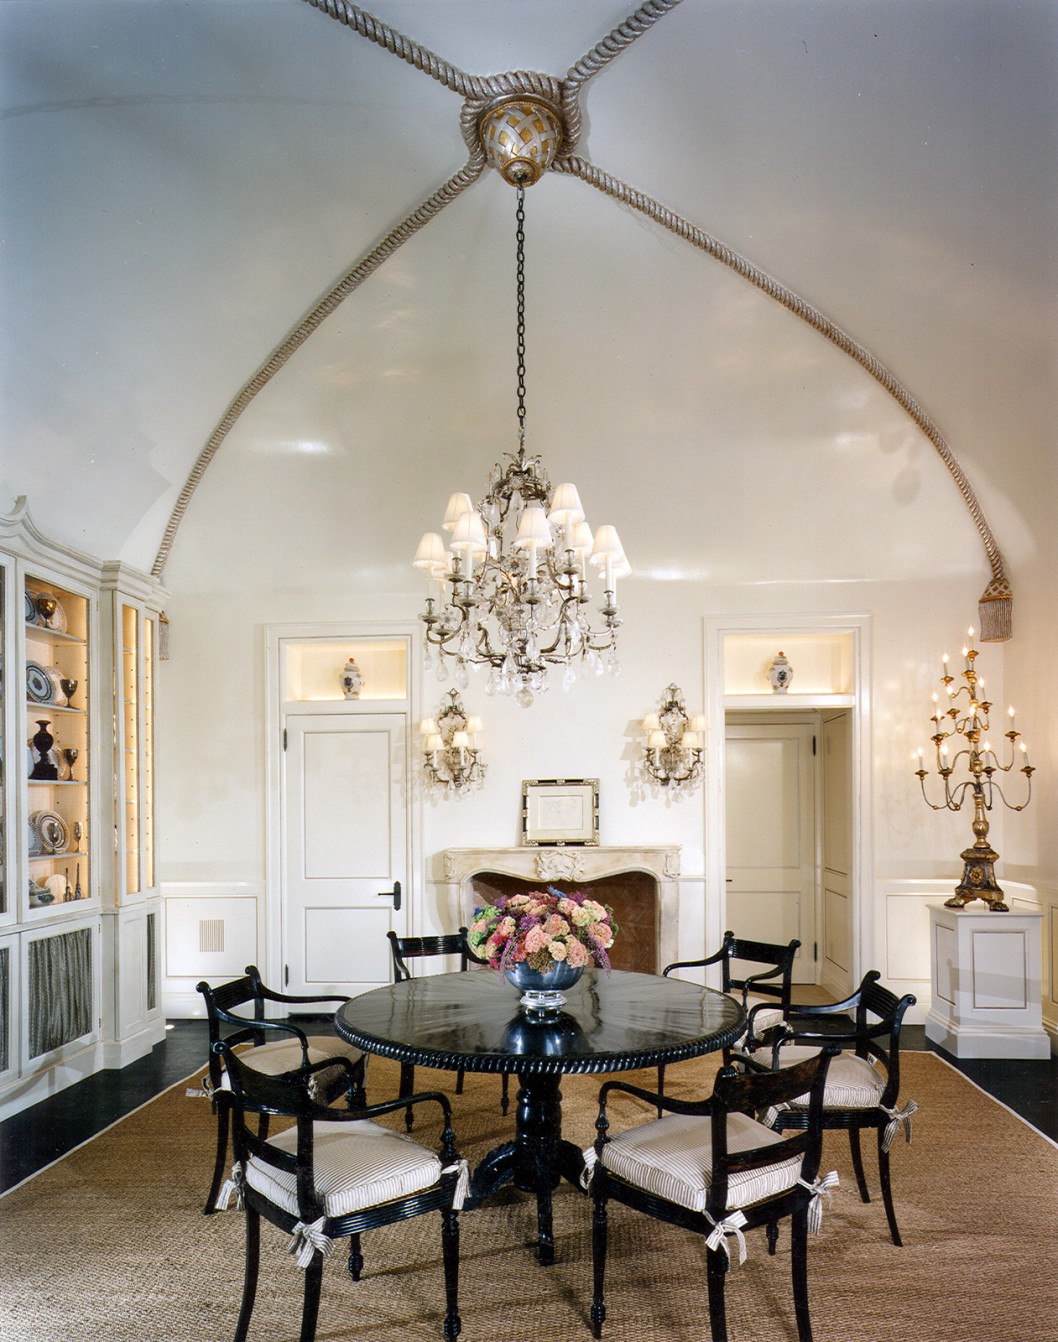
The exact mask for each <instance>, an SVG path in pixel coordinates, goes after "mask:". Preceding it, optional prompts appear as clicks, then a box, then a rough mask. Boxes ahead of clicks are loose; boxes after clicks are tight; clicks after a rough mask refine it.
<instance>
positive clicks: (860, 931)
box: [704, 612, 881, 982]
mask: <svg viewBox="0 0 1058 1342" xmlns="http://www.w3.org/2000/svg"><path fill="white" fill-rule="evenodd" d="M704 624H705V633H704V645H705V646H704V680H705V701H706V702H705V711H706V714H707V716H708V719H709V723H710V728H711V730H710V740H709V748H708V749H707V750H706V772H705V852H706V858H705V866H706V897H705V903H706V916H705V924H706V928H705V930H706V945H707V946H708V947H716V946H719V944H720V941H721V939H722V937H723V934H724V928H725V926H726V923H725V918H726V905H727V900H726V885H725V879H724V876H725V869H726V852H725V847H726V844H725V834H724V828H725V827H724V768H725V760H724V733H723V731H722V730H721V725H722V724H723V722H724V719H725V714H726V711H727V709H728V708H732V709H735V708H739V709H750V708H752V709H757V708H760V709H763V710H764V711H771V712H774V711H778V710H782V711H784V712H786V713H791V712H796V711H797V710H798V709H799V708H802V707H811V708H813V709H820V708H827V707H834V708H851V710H852V790H853V798H852V851H853V873H852V875H853V886H852V976H853V981H854V982H858V981H859V979H860V978H862V976H863V974H864V972H865V970H866V969H867V968H870V967H871V965H872V964H873V963H874V960H875V958H876V956H877V951H878V946H879V945H880V944H881V943H880V942H879V941H878V939H877V934H878V929H877V917H876V916H875V917H871V916H870V915H869V912H868V911H869V910H871V908H872V905H873V888H874V804H873V795H874V791H873V776H872V736H871V702H872V701H871V665H872V657H871V652H872V649H871V632H872V623H871V616H870V615H869V614H853V613H849V614H832V613H828V614H820V613H815V614H813V613H811V612H802V613H801V614H797V615H794V614H785V613H784V614H760V615H707V616H705V619H704ZM791 633H794V634H812V633H820V634H824V633H825V634H836V633H847V634H849V635H850V636H851V638H852V675H853V693H852V695H851V703H850V696H849V695H846V694H835V695H832V696H831V695H812V696H809V698H810V699H811V704H808V703H806V702H805V701H803V700H802V701H801V702H799V701H798V700H797V698H796V697H794V696H789V695H782V696H775V698H773V699H766V698H761V697H760V696H756V695H739V696H734V695H727V694H725V692H724V637H725V635H727V634H774V636H775V638H776V639H777V640H778V642H777V643H776V647H778V646H779V645H780V644H781V642H782V637H783V635H784V634H791ZM750 700H752V701H753V702H750Z"/></svg>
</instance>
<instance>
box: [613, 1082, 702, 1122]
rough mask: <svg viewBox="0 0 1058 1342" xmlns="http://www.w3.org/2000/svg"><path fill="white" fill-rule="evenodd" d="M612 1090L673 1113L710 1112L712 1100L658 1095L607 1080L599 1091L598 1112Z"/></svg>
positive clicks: (641, 1088) (624, 1083)
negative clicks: (681, 1098)
mask: <svg viewBox="0 0 1058 1342" xmlns="http://www.w3.org/2000/svg"><path fill="white" fill-rule="evenodd" d="M613 1091H620V1092H621V1093H622V1094H624V1095H634V1096H635V1097H636V1099H639V1100H642V1101H643V1102H644V1103H645V1104H649V1105H650V1106H651V1107H652V1108H654V1109H668V1110H670V1111H671V1112H672V1113H674V1114H709V1113H711V1112H712V1100H711V1099H706V1100H676V1099H673V1098H672V1096H671V1095H659V1094H657V1092H655V1091H653V1090H645V1089H644V1088H643V1087H642V1086H633V1085H631V1084H630V1083H629V1082H627V1081H607V1082H606V1084H605V1085H604V1086H603V1087H602V1089H601V1090H600V1091H599V1112H600V1114H601V1113H603V1112H605V1109H606V1101H607V1100H608V1099H609V1098H610V1095H611V1093H612V1092H613Z"/></svg>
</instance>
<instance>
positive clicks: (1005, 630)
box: [151, 0, 1013, 642]
mask: <svg viewBox="0 0 1058 1342" xmlns="http://www.w3.org/2000/svg"><path fill="white" fill-rule="evenodd" d="M304 2H305V3H306V4H309V5H311V6H312V7H313V8H315V9H318V10H320V11H321V13H323V14H326V15H327V16H328V17H330V18H332V19H335V20H336V21H337V22H339V23H342V24H343V25H344V26H346V27H348V28H350V29H351V30H353V31H355V32H356V33H358V34H359V35H360V36H362V37H366V38H367V39H368V40H369V41H372V42H375V43H377V44H378V45H379V46H382V47H383V48H384V49H385V50H387V51H389V52H390V53H391V54H393V55H395V56H398V57H399V58H400V59H401V60H404V61H406V62H407V63H408V64H410V65H413V66H414V67H415V68H416V69H419V70H422V71H424V72H425V73H426V74H429V75H430V77H431V78H433V79H436V80H438V81H439V82H440V83H442V84H444V85H445V86H446V87H447V88H450V89H452V90H453V91H454V92H456V93H459V94H460V95H461V96H462V97H463V99H464V107H463V109H462V113H461V117H460V127H461V131H462V134H463V138H464V140H465V141H466V142H467V146H468V149H469V153H470V157H469V159H468V161H467V163H466V164H465V166H464V167H463V168H462V169H461V170H460V171H459V172H458V173H456V174H455V176H453V177H452V178H450V179H449V180H448V182H446V183H445V185H444V186H443V187H442V188H441V189H440V190H439V191H437V192H435V193H434V195H432V196H430V197H429V198H428V199H427V200H426V201H424V202H423V204H422V205H420V206H419V207H418V209H416V210H415V211H413V212H412V213H411V214H410V215H409V216H408V217H407V218H406V219H405V220H404V221H403V222H402V223H400V224H398V225H397V227H396V228H394V229H393V230H392V231H391V232H390V233H389V234H388V235H387V237H386V238H385V239H384V240H383V241H382V242H381V243H380V244H379V245H378V246H377V247H375V248H374V249H373V250H372V251H371V252H369V253H368V254H367V255H366V256H365V257H363V258H362V259H361V260H360V261H359V262H358V263H357V264H356V265H355V266H354V267H353V268H352V269H351V270H349V271H348V272H347V273H346V274H345V275H344V276H343V277H342V279H340V280H339V281H338V283H337V284H336V285H335V286H334V287H333V288H332V289H331V290H330V292H329V293H328V294H327V295H325V297H324V298H323V299H321V300H320V302H319V303H317V305H316V306H315V307H314V308H313V309H312V311H311V312H310V313H309V314H308V315H307V316H306V317H305V318H304V319H303V320H302V321H301V322H300V323H299V325H298V326H296V327H295V328H294V329H293V330H292V331H291V332H290V333H289V334H288V335H287V337H286V338H285V339H284V341H283V342H282V343H281V344H280V345H278V346H277V347H276V348H275V349H274V350H273V351H272V353H271V355H270V356H269V357H268V359H266V360H265V362H264V363H263V364H261V366H260V367H259V368H258V369H257V371H256V372H255V373H254V375H253V376H252V377H251V378H250V379H249V380H248V381H247V382H246V383H244V385H243V386H242V388H241V389H240V390H239V392H238V394H237V395H236V396H235V398H234V399H233V400H232V401H231V403H230V404H229V406H228V408H227V410H226V411H225V413H224V415H223V417H222V418H221V420H220V421H219V422H218V424H217V426H216V427H215V428H214V430H213V433H212V434H211V435H210V437H209V440H208V441H207V443H206V445H205V447H204V448H203V449H202V451H201V452H200V453H199V456H198V458H197V460H196V462H195V465H194V466H193V468H192V470H191V472H190V474H189V475H188V478H187V480H186V482H185V484H184V487H183V489H182V490H181V492H180V495H179V497H178V499H177V502H176V504H175V505H174V507H173V511H172V513H171V514H170V517H169V521H168V523H167V525H166V528H165V532H164V534H163V537H162V541H161V544H160V546H159V549H158V553H157V556H156V557H155V561H154V564H153V566H152V569H151V573H152V575H153V576H154V577H156V578H160V577H161V576H162V574H163V572H164V570H165V565H166V563H167V562H168V559H169V555H170V552H171V550H172V546H173V542H174V540H175V537H176V533H177V530H178V529H179V526H180V523H181V521H182V520H183V517H184V515H185V513H186V511H187V507H188V504H189V503H190V501H191V497H192V495H193V494H194V491H195V489H196V488H197V486H198V484H199V481H200V480H201V479H202V476H203V475H204V473H205V471H206V469H207V467H208V466H209V464H210V462H211V461H212V460H213V458H214V456H215V455H216V453H217V451H218V450H219V448H220V446H221V444H222V443H223V442H224V440H225V438H226V437H227V436H228V433H229V432H230V430H231V428H232V427H233V426H234V424H235V422H236V421H237V420H238V418H239V417H240V415H241V414H242V413H243V411H244V410H245V409H246V407H247V406H248V405H249V404H250V402H251V401H252V400H253V399H254V397H255V396H256V395H257V393H258V392H259V391H260V390H261V389H262V388H263V387H264V386H265V385H266V384H267V383H268V382H269V381H270V380H271V379H272V378H273V377H274V376H275V374H276V373H277V372H278V371H279V369H280V368H282V367H283V366H284V364H285V363H286V362H287V360H288V359H289V358H290V357H291V355H292V354H294V353H295V351H296V350H298V349H299V348H300V347H301V346H302V345H303V344H304V343H305V341H306V340H307V339H308V338H309V336H310V335H311V334H312V333H313V332H314V331H315V330H316V329H317V328H318V327H319V326H320V325H321V324H322V322H323V321H324V320H325V319H326V318H327V317H328V316H329V315H330V314H331V313H332V312H333V311H334V310H335V308H337V307H338V306H339V304H341V303H342V302H343V301H344V300H345V299H346V298H347V297H348V296H349V294H351V293H353V292H354V290H356V289H357V288H359V286H360V285H361V284H362V283H363V281H364V280H365V279H367V278H368V276H369V275H371V274H373V273H374V272H375V271H376V270H377V269H378V267H379V266H380V265H381V264H382V263H383V261H385V260H386V259H387V258H388V257H389V256H391V255H392V254H393V252H394V251H396V250H397V248H399V247H400V246H401V245H402V244H403V243H404V242H406V241H407V240H408V238H410V237H411V236H413V235H414V234H415V233H416V232H418V231H419V229H420V228H422V227H423V226H424V225H425V224H426V223H428V222H429V221H430V219H432V218H434V216H435V215H437V214H438V213H440V211H441V210H442V209H443V208H444V207H445V205H447V204H449V203H450V202H451V201H452V200H454V199H455V198H456V196H458V195H459V194H461V192H462V191H464V190H466V188H467V187H468V186H470V185H471V184H472V183H473V182H475V181H477V179H478V177H479V176H480V175H481V173H482V171H483V169H484V167H485V159H484V155H483V152H482V150H481V147H480V144H479V143H478V140H477V132H476V127H477V119H478V117H479V116H480V113H481V111H482V108H483V106H484V105H485V103H486V102H487V101H488V100H489V99H491V98H495V97H497V96H502V95H504V94H509V93H536V94H538V95H540V96H543V97H546V98H548V99H550V100H552V101H553V102H555V103H557V104H558V105H559V106H560V107H561V110H562V116H563V120H564V123H565V136H564V139H563V143H562V147H561V149H560V152H559V156H558V157H557V158H556V160H555V162H554V164H553V165H552V171H556V172H563V173H567V174H569V175H572V176H575V177H578V178H580V180H582V181H584V182H585V183H587V184H588V185H589V186H592V187H595V189H596V190H599V191H601V192H603V193H604V194H605V195H608V196H610V197H611V198H612V199H614V200H617V201H618V202H620V203H622V204H624V205H627V206H628V207H630V208H632V209H635V210H638V211H639V212H640V213H642V214H644V215H646V217H647V218H649V219H652V220H653V221H654V222H656V223H659V224H661V226H662V227H664V228H667V229H668V230H669V231H670V232H672V233H674V234H675V235H676V236H677V237H680V238H682V239H683V240H684V241H687V242H689V243H691V245H692V246H694V247H696V248H697V249H698V250H700V251H703V252H705V253H706V254H708V255H709V256H712V257H713V258H714V259H715V260H717V261H720V262H721V263H722V264H723V265H726V266H728V267H729V268H730V269H731V270H733V271H734V272H735V273H736V274H738V275H740V276H741V277H742V278H743V279H745V280H747V281H749V283H751V284H753V285H754V286H755V287H756V288H758V289H759V290H760V291H761V292H762V293H764V294H766V295H767V296H768V297H770V298H772V299H773V300H774V301H775V302H777V303H780V304H781V305H782V306H783V307H785V308H786V309H787V310H788V311H789V312H791V313H792V314H793V315H794V316H796V317H798V318H799V319H800V320H801V321H803V322H805V323H806V325H808V326H810V327H812V329H813V330H815V331H817V332H818V333H819V334H820V335H822V336H823V337H824V338H825V339H827V340H829V341H830V342H831V343H832V344H833V345H835V346H836V347H837V348H838V349H839V350H841V351H842V352H843V353H844V354H846V355H847V356H848V357H849V358H851V359H852V360H853V361H854V362H855V363H857V364H859V366H860V367H861V368H863V369H864V371H865V372H867V373H868V374H870V376H871V377H873V378H874V379H875V381H876V382H877V383H878V384H879V385H880V386H881V387H882V388H883V389H884V390H885V391H886V392H887V393H888V394H889V395H890V396H891V397H892V398H893V399H894V400H895V401H896V403H897V404H898V405H899V406H900V407H901V409H903V410H904V412H905V413H906V414H907V415H908V417H909V418H910V419H911V420H912V422H913V423H914V424H915V425H917V427H918V428H919V429H920V430H921V431H922V433H923V434H925V436H926V438H927V439H928V440H929V441H930V443H932V445H933V447H934V449H935V450H936V452H937V454H938V456H939V457H940V458H941V460H942V462H943V463H944V465H945V467H946V468H947V470H948V472H949V474H950V475H951V476H952V479H953V480H954V481H955V484H956V486H957V488H958V490H959V492H960V494H961V495H962V498H963V501H964V502H965V504H966V506H967V509H968V510H969V512H970V515H971V517H972V518H973V521H974V524H975V526H976V527H977V530H978V533H979V535H980V537H981V540H982V543H983V545H984V549H985V554H986V556H987V558H988V562H989V565H990V567H991V571H992V578H991V581H990V582H989V583H988V585H987V587H986V588H985V590H984V592H983V593H982V595H981V597H980V599H979V602H978V613H979V623H980V638H981V641H982V642H1001V641H1004V640H1006V639H1008V638H1010V637H1011V635H1012V632H1013V630H1012V624H1013V621H1012V609H1013V593H1012V590H1011V586H1010V583H1009V581H1008V579H1007V576H1006V573H1005V569H1004V564H1003V556H1002V554H1001V552H1000V550H999V546H998V544H997V543H996V540H995V537H994V535H993V533H992V530H991V527H990V526H989V524H988V521H987V519H986V518H985V515H984V511H983V509H982V508H981V505H980V502H979V500H978V499H977V496H976V494H975V493H974V490H973V486H972V485H971V484H970V482H969V480H968V479H967V477H966V474H965V472H964V471H963V469H962V467H961V465H960V464H959V462H958V460H957V458H956V456H955V454H954V453H953V452H952V450H951V448H950V446H949V445H948V442H947V440H946V439H945V437H944V435H943V434H942V433H941V432H940V429H939V428H938V426H937V425H936V423H935V422H934V421H933V419H932V418H931V417H930V416H929V415H928V414H927V413H926V412H925V410H923V408H922V407H921V405H919V403H918V401H917V400H915V398H914V397H913V396H912V395H911V393H910V392H909V391H908V390H907V388H906V387H905V386H904V385H903V383H901V382H900V381H899V379H897V378H896V377H895V376H894V374H893V373H892V372H891V371H890V370H889V369H888V368H887V367H886V366H885V365H884V364H882V363H881V361H880V360H878V359H877V358H876V357H875V356H874V355H873V354H872V353H871V352H870V350H868V349H867V348H866V347H865V346H864V345H861V344H860V343H859V342H858V341H856V340H854V339H853V338H852V337H851V336H850V335H849V334H848V333H847V332H846V331H844V330H843V329H842V328H841V327H840V326H838V325H836V323H834V322H832V321H831V320H830V319H829V318H828V317H826V316H824V315H823V313H821V312H820V311H819V310H818V309H817V308H815V307H813V306H812V305H811V304H810V303H808V302H807V301H806V300H804V299H803V298H801V297H799V296H798V295H797V294H795V293H794V292H793V291H792V290H790V289H788V288H787V287H786V286H784V285H783V284H781V283H780V282H779V281H778V280H776V279H774V278H773V277H772V276H771V275H768V274H767V273H766V272H765V271H762V270H760V269H759V268H758V267H756V266H754V265H753V264H752V262H750V261H748V260H747V259H746V258H745V257H743V256H741V255H740V254H739V253H737V252H735V251H733V250H732V249H731V248H729V247H727V246H725V245H724V244H723V243H721V242H719V241H718V240H717V239H716V238H714V237H712V236H711V235H710V234H708V233H706V232H705V231H704V230H703V229H700V228H698V227H697V226H695V225H693V224H691V223H689V222H688V221H687V220H686V219H683V218H682V217H681V216H680V215H678V214H676V213H674V212H673V211H671V210H669V209H668V208H667V207H666V206H664V205H662V204H661V203H660V202H658V201H656V200H654V199H653V198H652V197H650V196H647V195H645V194H644V193H643V192H641V191H637V190H635V189H634V188H632V187H630V186H629V185H628V184H627V183H625V182H623V181H621V180H620V179H619V178H616V177H613V176H611V175H610V174H609V173H606V172H604V171H603V170H602V169H600V168H597V167H595V166H594V165H593V164H591V163H589V162H588V161H587V160H585V159H583V158H579V157H577V156H576V155H575V154H574V153H573V150H574V149H575V147H576V144H577V141H578V139H579V136H580V130H581V117H580V107H579V101H578V100H579V93H580V89H581V87H582V86H583V85H584V84H585V83H586V82H587V80H588V79H590V78H591V77H592V76H593V75H595V74H597V73H598V72H599V71H600V70H601V69H603V68H604V67H605V66H606V65H607V64H608V63H609V62H610V61H612V60H613V59H614V58H615V57H617V56H618V55H620V54H621V52H622V51H624V50H625V49H626V48H627V47H628V46H629V45H630V44H631V43H632V42H634V41H635V40H636V39H637V38H638V37H640V36H642V35H643V33H645V32H647V31H648V30H649V29H650V28H651V27H652V26H653V24H655V23H656V22H658V20H659V19H661V18H662V17H664V15H665V14H667V13H668V12H669V11H671V10H672V9H674V8H675V7H676V6H677V5H679V4H680V3H681V2H682V0H646V3H644V4H643V5H641V6H640V7H639V8H638V9H637V10H635V12H634V13H633V14H631V15H630V16H629V18H627V19H626V20H625V21H624V22H623V23H621V24H619V25H618V27H617V28H615V29H614V30H613V31H612V32H611V33H610V34H609V35H608V36H607V37H605V38H603V39H602V40H601V41H600V42H598V43H597V44H596V45H595V46H594V47H593V48H592V49H591V51H589V52H588V53H586V54H585V55H584V56H582V57H581V58H580V59H579V60H578V61H577V62H575V63H574V64H573V65H572V66H571V67H570V69H569V71H568V72H567V75H566V78H565V80H562V81H559V80H557V79H555V78H554V77H552V76H550V75H546V74H540V73H537V72H533V71H510V72H507V73H504V74H500V75H490V76H473V75H468V74H466V73H465V72H464V71H462V70H459V69H457V68H456V67H455V66H453V65H451V64H450V63H449V62H447V61H445V60H444V59H443V58H442V57H440V56H438V55H437V54H436V53H435V52H432V51H430V50H429V49H428V48H427V47H424V46H421V45H420V44H419V43H416V42H414V41H412V40H411V39H410V38H407V37H404V36H403V34H401V33H398V32H397V31H396V30H395V29H393V28H390V27H389V25H388V24H385V23H383V22H382V21H381V20H379V19H377V18H375V17H374V16H373V15H371V14H369V13H367V12H366V11H365V10H362V9H361V8H360V7H359V6H358V5H354V4H350V3H347V0H304Z"/></svg>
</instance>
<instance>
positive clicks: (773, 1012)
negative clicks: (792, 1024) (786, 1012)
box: [746, 993, 783, 1035]
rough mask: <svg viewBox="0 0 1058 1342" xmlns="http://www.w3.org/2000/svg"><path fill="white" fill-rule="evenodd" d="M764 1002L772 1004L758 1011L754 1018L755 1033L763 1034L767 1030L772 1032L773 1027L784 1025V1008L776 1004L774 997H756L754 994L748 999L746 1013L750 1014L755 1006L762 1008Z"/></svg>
mask: <svg viewBox="0 0 1058 1342" xmlns="http://www.w3.org/2000/svg"><path fill="white" fill-rule="evenodd" d="M762 1002H768V1003H771V1005H770V1006H769V1007H768V1008H767V1009H766V1010H762V1011H758V1012H757V1014H756V1015H755V1016H754V1017H753V1033H754V1034H757V1035H759V1034H763V1033H764V1031H765V1030H770V1029H771V1028H772V1026H773V1025H781V1024H782V1023H783V1014H782V1007H781V1006H778V1005H776V1004H775V998H774V997H754V995H753V994H752V993H750V995H749V996H748V997H747V998H746V1011H747V1012H750V1011H752V1010H753V1008H754V1007H755V1006H760V1004H761V1003H762Z"/></svg>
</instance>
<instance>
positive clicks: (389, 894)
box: [378, 881, 400, 910]
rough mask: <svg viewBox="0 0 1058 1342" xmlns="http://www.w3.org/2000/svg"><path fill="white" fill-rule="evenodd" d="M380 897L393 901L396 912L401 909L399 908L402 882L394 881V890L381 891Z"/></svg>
mask: <svg viewBox="0 0 1058 1342" xmlns="http://www.w3.org/2000/svg"><path fill="white" fill-rule="evenodd" d="M378 897H379V899H392V901H393V908H394V910H396V909H399V908H400V881H394V882H393V889H392V890H380V891H379V892H378Z"/></svg>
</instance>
